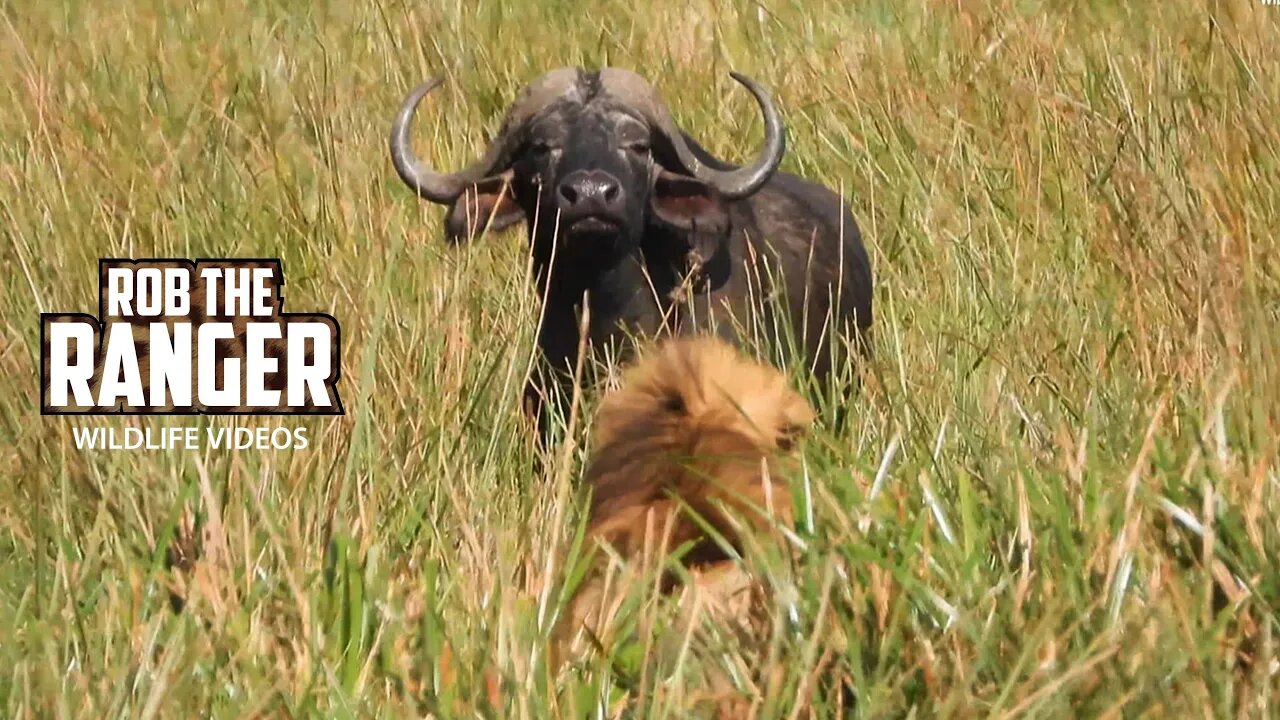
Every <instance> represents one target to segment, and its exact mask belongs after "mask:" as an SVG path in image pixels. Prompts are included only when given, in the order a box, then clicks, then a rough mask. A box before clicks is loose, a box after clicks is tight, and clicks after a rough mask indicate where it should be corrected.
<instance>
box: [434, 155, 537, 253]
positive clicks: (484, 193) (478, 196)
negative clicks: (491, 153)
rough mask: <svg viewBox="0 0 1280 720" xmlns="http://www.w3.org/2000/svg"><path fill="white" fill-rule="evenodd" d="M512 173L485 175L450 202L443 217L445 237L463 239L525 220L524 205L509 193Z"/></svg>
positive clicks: (469, 238)
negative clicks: (521, 205) (485, 176)
mask: <svg viewBox="0 0 1280 720" xmlns="http://www.w3.org/2000/svg"><path fill="white" fill-rule="evenodd" d="M511 178H512V172H511V171H510V170H508V171H506V172H504V173H502V174H501V175H493V176H490V177H487V178H485V179H483V180H481V181H480V182H478V183H476V184H475V186H473V187H471V188H469V189H468V190H467V191H466V192H465V193H463V194H462V196H461V197H459V198H458V199H457V200H454V201H453V204H452V205H450V206H449V211H448V213H446V215H445V219H444V232H445V237H446V238H447V239H448V240H449V241H450V242H454V243H457V242H462V241H464V240H472V239H475V238H476V237H478V236H479V235H480V234H481V233H483V232H485V230H486V229H487V230H488V231H489V232H498V231H500V230H505V229H507V228H509V227H511V226H512V225H514V224H516V223H518V222H521V221H522V220H524V219H525V214H524V208H522V207H520V204H519V203H517V202H516V197H515V195H514V194H513V193H512V192H511Z"/></svg>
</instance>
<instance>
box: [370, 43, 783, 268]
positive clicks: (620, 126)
mask: <svg viewBox="0 0 1280 720" xmlns="http://www.w3.org/2000/svg"><path fill="white" fill-rule="evenodd" d="M732 76H733V78H734V79H735V80H736V81H737V82H739V83H741V84H742V85H743V86H744V87H746V89H747V90H748V91H750V92H751V94H752V95H753V96H754V97H755V100H756V102H757V104H758V105H759V107H760V112H761V114H762V116H763V118H764V129H765V142H764V148H763V149H762V151H761V152H760V153H759V156H758V157H757V158H756V159H755V160H754V161H752V162H751V163H749V164H747V165H745V166H742V167H736V168H735V167H732V166H729V165H726V164H724V163H722V162H719V161H716V160H715V159H714V158H711V157H710V156H708V155H707V154H706V153H705V151H702V150H701V149H700V148H694V147H691V144H690V142H689V141H688V140H687V139H686V136H684V134H683V133H682V132H681V131H680V129H679V128H678V127H677V126H676V124H675V121H674V120H673V119H672V116H671V112H670V110H669V109H668V108H667V106H666V104H665V103H664V102H663V101H662V99H661V98H660V97H659V96H658V93H657V92H656V91H655V90H654V88H653V87H652V86H650V85H649V83H648V82H646V81H645V80H644V79H643V78H641V77H640V76H639V75H636V74H635V73H632V72H629V71H626V70H620V69H616V68H606V69H603V70H600V71H598V72H591V71H585V70H581V69H577V68H562V69H559V70H553V71H551V72H548V73H546V74H545V75H543V76H541V77H539V78H538V79H536V80H535V81H533V82H532V83H530V84H529V85H528V86H527V87H526V88H524V90H523V91H522V92H521V93H520V95H519V96H518V97H517V98H516V100H515V101H514V102H513V103H512V105H511V107H510V109H509V110H508V111H507V114H506V117H505V119H504V120H503V123H502V126H501V129H500V131H499V132H498V134H497V136H496V137H494V139H493V141H492V142H491V143H490V144H489V147H488V148H487V149H486V151H485V153H484V155H483V157H481V158H480V159H479V160H478V161H476V162H475V163H473V164H472V165H470V166H469V167H467V168H465V169H463V170H461V171H458V172H454V173H442V172H438V171H436V170H434V169H433V168H432V167H431V166H430V165H429V164H428V163H426V162H424V161H423V160H421V159H420V158H418V157H417V156H416V155H415V154H414V152H413V150H412V149H411V148H410V142H409V125H410V121H411V120H412V118H413V115H414V111H415V109H416V108H417V106H418V104H419V103H420V102H421V101H422V99H423V98H424V97H425V96H426V95H427V94H428V93H430V92H431V91H432V90H434V89H435V88H437V87H438V86H439V85H440V84H441V83H442V82H443V80H442V79H439V78H438V79H435V80H432V81H429V82H426V83H424V84H422V85H420V86H418V87H417V88H415V89H414V90H413V91H412V92H410V93H409V95H408V97H407V98H406V99H405V101H404V105H403V106H402V107H401V109H400V111H399V113H398V114H397V115H396V118H395V121H394V123H393V125H392V129H391V158H392V161H393V162H394V164H395V168H396V171H397V172H398V173H399V175H400V177H401V179H403V180H404V182H405V183H406V184H407V185H408V186H409V187H410V188H412V189H413V190H414V191H415V192H417V193H418V195H419V196H421V197H422V198H424V199H426V200H429V201H431V202H435V203H440V204H442V205H447V206H448V207H449V210H448V214H447V217H446V220H445V230H446V234H447V236H448V237H449V238H450V239H451V240H455V241H456V240H460V239H465V238H470V237H474V236H475V235H477V234H478V233H480V232H481V231H482V230H483V229H484V228H485V227H490V228H493V229H501V228H504V227H507V226H510V225H512V224H514V223H517V222H520V221H526V222H528V224H529V230H530V235H531V236H532V237H533V239H534V244H535V253H536V254H539V255H541V254H542V253H538V247H539V246H545V247H549V245H550V242H551V239H552V238H558V241H557V242H558V244H559V248H558V250H557V252H558V253H561V254H565V253H568V254H570V255H574V256H578V257H580V258H583V257H585V258H591V257H594V258H599V259H603V257H602V256H604V255H616V254H618V253H619V252H620V251H625V250H627V249H629V248H633V247H635V246H636V245H637V244H638V243H639V242H640V240H641V239H643V237H644V234H645V232H646V228H649V227H652V224H653V223H657V224H660V225H664V226H668V227H670V228H673V229H675V230H685V231H687V230H691V229H695V228H701V229H705V230H714V229H716V228H717V226H723V225H725V224H726V223H727V219H726V216H725V211H724V207H723V205H722V203H721V201H722V200H724V199H736V198H741V197H745V196H748V195H750V194H752V193H754V192H755V191H756V190H758V189H759V188H760V187H761V186H762V185H763V184H764V183H765V182H766V181H767V180H768V179H769V177H770V176H771V175H772V174H773V172H774V170H776V169H777V167H778V164H779V162H781V160H782V155H783V152H784V145H785V141H784V135H783V129H782V124H781V121H780V120H779V117H778V112H777V110H776V109H775V108H774V106H773V103H772V101H771V100H770V98H769V94H768V93H767V92H766V91H765V90H764V89H763V88H761V87H760V86H759V85H757V84H756V83H755V82H754V81H752V80H751V79H750V78H747V77H745V76H743V75H740V74H738V73H733V74H732Z"/></svg>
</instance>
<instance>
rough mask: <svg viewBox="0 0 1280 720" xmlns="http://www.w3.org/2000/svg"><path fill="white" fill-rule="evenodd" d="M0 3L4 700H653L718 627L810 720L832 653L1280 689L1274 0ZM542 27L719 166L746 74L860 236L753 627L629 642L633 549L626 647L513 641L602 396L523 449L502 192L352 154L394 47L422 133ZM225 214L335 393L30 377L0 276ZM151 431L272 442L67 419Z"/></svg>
mask: <svg viewBox="0 0 1280 720" xmlns="http://www.w3.org/2000/svg"><path fill="white" fill-rule="evenodd" d="M0 8H3V12H2V14H0V262H2V263H3V266H4V272H3V274H0V308H2V309H3V313H0V714H3V715H4V716H6V717H17V718H29V717H88V718H108V717H110V718H116V717H153V716H162V717H192V716H214V717H225V718H231V717H251V716H268V717H299V716H307V717H374V716H377V717H399V716H418V717H421V716H424V715H435V716H439V717H451V716H462V717H475V716H477V715H479V716H486V717H521V718H525V717H527V718H535V717H549V716H568V717H587V716H592V717H597V716H598V717H615V716H618V715H619V713H622V714H624V715H626V716H628V717H681V716H685V715H686V714H688V713H693V712H696V711H697V708H696V707H695V706H694V705H693V701H694V698H695V696H696V694H697V692H696V691H697V690H698V687H697V683H698V680H697V678H698V677H699V675H698V669H699V667H700V666H705V665H707V664H710V665H715V666H718V667H722V668H729V669H732V672H733V673H735V674H736V677H738V678H739V679H740V680H741V682H742V683H743V687H745V688H747V691H748V692H751V693H754V694H756V695H758V697H759V699H760V700H759V703H758V706H757V709H758V711H759V713H760V715H761V716H762V717H791V716H794V715H793V711H794V710H796V709H797V708H798V707H799V704H798V703H797V699H798V698H809V697H812V698H813V700H812V705H813V708H814V709H816V710H817V711H818V714H819V715H831V714H834V713H835V712H836V706H835V705H833V703H834V702H835V698H837V697H838V695H839V694H838V693H831V692H826V691H823V690H822V688H824V687H827V686H828V685H829V680H830V679H831V678H842V679H843V680H844V681H845V682H846V683H847V684H848V685H849V686H850V687H851V688H852V691H853V692H852V697H853V699H854V700H855V701H856V703H855V705H854V706H853V707H852V708H846V710H847V711H848V712H849V713H851V714H852V715H853V716H856V717H919V718H924V717H1001V718H1003V717H1055V718H1057V717H1062V718H1070V717H1153V718H1157V717H1205V718H1208V717H1253V718H1265V717H1274V716H1276V714H1277V713H1280V672H1278V670H1277V669H1278V668H1280V571H1278V570H1277V568H1276V565H1275V558H1276V556H1277V554H1278V553H1280V519H1278V517H1280V515H1278V511H1280V463H1278V462H1277V453H1278V452H1280V440H1278V439H1277V430H1280V353H1277V350H1278V349H1280V348H1278V347H1277V346H1278V344H1280V333H1278V332H1277V328H1278V327H1280V253H1278V252H1277V241H1276V239H1275V234H1276V228H1277V226H1278V225H1280V123H1278V122H1277V118H1280V7H1276V8H1272V7H1264V6H1262V5H1261V4H1258V3H1255V2H1244V1H1241V2H1190V1H1182V0H1180V1H1177V2H1148V3H1119V2H1103V1H1102V0H1097V1H1095V2H1037V1H1035V0H1021V1H1019V2H1007V1H997V2H994V3H990V4H986V3H978V2H969V1H968V0H954V1H947V2H943V1H941V0H938V1H934V2H921V1H915V2H907V3H894V2H887V1H884V2H880V1H877V2H871V3H840V2H830V1H826V2H823V1H804V2H802V1H800V0H768V1H766V2H760V3H738V4H734V3H729V2H726V1H724V0H694V1H693V2H684V1H683V0H681V1H677V0H654V1H653V2H649V3H640V2H598V3H579V2H566V1H564V0H550V1H547V2H541V1H539V2H535V1H534V0H513V2H507V3H499V2H488V1H483V2H455V1H453V0H447V1H446V0H419V1H417V2H399V1H395V0H389V1H386V2H380V3H350V4H348V3H339V2H321V3H269V2H263V1H262V0H224V1H223V2H192V3H179V2H167V3H166V2H158V1H150V2H149V1H147V0H121V1H120V2H112V3H104V2H87V1H84V0H79V1H77V0H70V1H67V2H50V3H36V2H33V1H30V0H28V1H25V2H14V1H13V0H8V1H6V2H3V4H0ZM574 64H582V65H587V66H598V65H602V64H612V65H618V66H622V67H627V68H631V69H635V70H637V71H639V72H641V73H642V74H644V75H646V76H647V77H648V78H649V79H650V80H651V81H652V82H653V83H654V84H655V85H656V86H657V87H658V88H659V89H660V90H661V91H662V92H663V93H664V96H665V97H666V99H667V101H668V103H669V104H670V105H671V107H672V110H673V112H674V114H675V116H676V118H677V120H678V121H679V122H680V123H681V124H682V125H683V126H684V127H686V128H687V129H689V130H690V131H691V132H692V133H693V134H694V135H695V136H696V137H698V138H699V139H700V140H702V141H703V142H704V144H706V145H707V146H708V147H709V149H711V150H712V151H714V152H716V153H717V154H719V155H721V156H722V157H725V158H728V159H731V160H742V159H745V158H747V157H749V156H750V155H751V154H752V153H753V152H754V151H755V148H756V146H757V143H758V142H759V137H760V121H759V118H758V113H757V112H756V111H755V108H754V105H753V103H752V102H751V100H750V97H749V95H748V94H747V93H746V92H745V91H743V90H742V89H741V88H740V87H738V86H736V85H735V84H734V83H733V82H732V81H731V80H730V79H729V76H728V72H729V71H730V70H737V71H741V72H744V73H746V74H748V75H751V76H752V77H754V78H756V79H758V80H760V81H761V82H762V83H764V84H765V85H766V86H768V87H769V88H771V89H772V90H773V92H774V94H775V97H776V99H777V102H778V104H779V106H780V108H781V111H782V113H783V117H784V119H785V122H786V124H787V128H788V154H787V156H786V159H785V160H784V162H783V168H784V169H786V170H789V171H792V172H797V173H800V174H803V175H806V176H808V177H812V178H814V179H817V180H821V181H824V182H826V183H829V184H831V185H832V186H834V187H837V188H839V189H841V190H842V192H843V193H844V194H845V196H846V197H847V198H848V199H849V202H850V204H851V206H852V208H853V211H854V215H855V216H856V217H857V218H858V220H859V222H860V224H861V225H862V228H863V231H864V232H865V236H866V242H867V245H868V250H869V252H870V254H871V257H872V262H873V268H874V272H875V276H876V289H875V301H876V320H875V322H876V328H875V334H874V337H873V343H874V360H873V362H871V363H869V364H868V365H867V366H866V367H865V369H864V371H863V373H862V388H861V391H860V392H859V394H858V395H857V396H856V399H855V401H854V402H853V404H852V407H851V408H850V422H849V423H848V424H847V426H845V427H843V428H842V429H840V430H838V431H837V430H834V429H832V428H833V426H832V425H831V424H830V423H829V422H828V421H829V419H830V417H831V414H832V412H831V408H830V407H824V409H823V412H822V421H821V422H820V423H819V426H818V428H817V430H816V431H815V432H814V433H813V435H812V436H811V437H810V438H809V439H808V441H807V442H806V443H805V444H804V446H803V452H804V459H805V468H806V472H804V473H803V474H801V475H799V476H797V477H795V478H792V480H793V485H794V487H795V492H794V501H795V503H796V505H795V506H796V508H797V517H798V518H799V524H798V527H797V528H796V534H797V536H798V537H799V538H800V539H801V540H802V541H803V544H802V549H801V550H800V551H799V552H800V558H799V562H798V563H797V569H796V570H795V571H794V572H790V573H787V574H782V573H779V574H778V576H777V581H776V582H775V586H776V588H777V590H778V592H777V593H776V598H775V602H776V622H775V623H774V625H773V628H774V633H773V640H772V642H771V643H770V645H769V646H768V648H766V650H765V652H764V657H763V658H762V659H760V660H759V661H758V662H755V661H752V662H748V661H746V660H745V657H746V656H744V655H742V654H741V653H740V652H739V651H738V650H736V649H735V648H733V647H732V646H729V647H719V646H716V645H715V643H714V642H713V641H712V640H710V639H708V638H707V637H703V636H701V635H699V636H697V637H692V638H690V641H689V643H688V645H687V647H685V646H682V647H681V649H680V651H679V652H676V653H671V654H662V653H659V652H658V643H654V642H650V640H651V639H652V634H653V633H654V632H655V631H656V629H658V628H661V627H663V626H664V624H665V622H666V621H665V620H664V619H663V618H664V616H663V615H662V612H664V610H663V608H661V607H660V606H658V605H657V604H655V603H652V602H649V601H648V600H649V590H650V589H649V588H647V587H638V588H635V590H634V600H635V606H634V608H633V611H634V612H633V613H632V615H631V616H630V620H629V621H630V622H633V623H634V624H635V626H636V628H637V632H636V634H635V640H634V642H630V643H624V644H623V645H622V646H620V647H616V648H614V649H613V651H612V657H610V658H608V659H601V658H598V657H597V658H594V659H589V660H586V661H583V662H581V663H579V664H577V665H574V666H571V667H568V668H566V669H565V670H564V671H563V672H561V673H559V674H553V673H551V672H549V671H548V669H547V658H546V637H547V635H548V632H549V627H550V624H551V621H552V620H553V619H554V618H555V617H556V615H557V613H558V612H559V611H560V610H561V609H562V608H563V605H564V597H563V595H564V594H563V592H562V589H563V588H564V587H565V585H566V583H569V584H571V582H572V580H573V577H574V572H575V571H574V559H575V558H576V557H578V552H577V551H575V550H573V549H572V546H573V539H574V536H575V533H576V532H577V531H578V527H579V521H580V519H581V515H582V508H581V505H580V504H579V503H577V502H576V501H575V495H574V492H573V489H574V480H575V478H576V476H577V474H578V473H579V471H580V466H581V462H582V459H583V454H584V453H585V452H587V451H588V450H589V448H590V446H591V438H590V434H589V432H588V431H587V421H588V420H589V418H590V411H591V408H592V407H593V405H594V403H595V397H596V395H595V394H593V393H592V392H587V393H584V394H583V396H582V398H581V401H582V402H581V410H582V412H581V413H580V415H579V416H578V417H577V418H575V420H574V422H573V423H572V424H571V425H570V426H569V427H567V428H566V431H567V432H566V433H565V434H566V436H567V437H568V438H569V440H568V441H567V442H565V443H564V444H561V445H557V446H556V448H555V449H554V452H553V453H552V454H551V456H550V458H549V459H548V463H547V465H546V468H545V469H546V472H545V474H542V475H539V474H535V473H533V472H532V470H531V468H533V467H534V464H533V462H532V459H533V453H534V449H533V447H534V446H533V444H532V443H531V442H530V437H529V433H528V432H527V429H526V427H525V426H524V425H523V424H522V422H521V420H520V413H519V397H520V388H521V386H522V383H523V380H524V377H525V373H526V371H527V369H528V367H529V363H530V360H531V357H532V353H533V348H534V345H533V327H534V324H535V322H536V319H537V310H538V308H537V303H536V300H535V294H534V292H533V289H532V286H531V283H530V282H529V280H528V278H527V274H526V272H527V254H526V252H525V248H526V241H525V239H524V237H523V233H521V232H509V233H506V234H502V235H494V236H491V237H485V238H481V239H479V240H477V241H476V242H473V243H470V244H466V245H462V246H457V247H450V246H448V245H447V244H446V243H445V242H443V240H442V236H441V217H442V214H443V212H442V210H441V209H440V208H438V207H433V206H429V205H427V204H425V203H422V202H419V201H417V200H416V199H415V198H414V197H413V196H412V194H411V193H410V192H409V191H408V190H407V189H406V188H405V187H404V186H403V185H402V184H401V183H400V181H399V180H398V179H396V177H395V175H394V172H393V171H392V169H391V165H390V162H389V160H388V156H387V150H386V137H387V131H388V129H389V126H390V120H391V116H392V114H393V113H394V112H395V110H396V108H397V106H398V104H399V102H400V100H401V98H402V97H403V95H404V93H405V92H406V91H407V90H408V89H409V88H410V87H411V86H412V85H414V84H416V83H418V82H419V81H421V80H423V79H424V78H426V77H429V76H434V75H437V74H444V75H445V76H447V78H448V81H447V83H446V84H445V86H444V87H443V88H442V89H441V90H439V91H437V92H436V93H434V94H433V95H432V97H431V99H430V100H428V101H427V103H425V104H424V108H423V110H422V111H421V112H420V114H419V116H418V121H417V125H416V138H417V140H416V142H417V148H418V151H419V153H420V154H421V155H422V156H424V157H425V158H427V159H429V160H430V161H431V162H432V163H434V164H435V165H436V166H437V167H440V168H445V169H456V168H460V167H462V166H463V165H465V164H466V163H468V162H470V160H471V159H472V158H474V157H476V156H477V155H478V154H479V153H480V152H481V151H482V150H483V147H484V143H485V142H486V140H487V139H488V137H490V135H491V134H492V133H493V132H494V131H495V130H496V128H497V125H498V123H499V121H500V119H501V113H502V111H503V110H504V109H505V106H506V103H507V102H509V101H510V100H511V99H512V97H513V96H514V94H515V92H516V91H517V90H518V89H519V87H520V86H521V85H522V84H523V83H525V82H527V81H528V80H530V79H532V78H533V77H535V76H536V75H537V74H539V73H541V72H543V71H545V70H547V69H551V68H553V67H558V66H562V65H574ZM222 256H242V257H279V258H281V260H282V261H283V267H284V273H285V280H286V283H287V284H286V286H285V291H284V293H285V297H286V298H287V300H286V309H288V310H291V311H321V312H330V313H332V314H334V315H335V316H336V317H337V319H338V320H339V321H340V322H341V326H342V342H343V345H342V361H343V376H342V380H341V383H340V385H339V389H340V392H341V393H342V396H343V400H344V402H345V404H346V406H347V414H346V415H345V416H342V417H337V418H301V417H297V418H289V417H285V418H275V419H268V418H241V419H239V420H231V419H227V418H218V419H198V418H197V419H192V418H185V419H174V418H150V419H139V418H130V419H119V418H117V419H110V418H55V417H41V416H40V415H39V412H38V410H39V407H38V403H39V400H38V393H37V367H38V352H39V322H38V313H39V312H42V311H48V312H87V311H90V310H91V309H92V308H94V307H96V303H97V275H96V273H97V260H98V258H100V257H191V258H195V257H222ZM757 349H758V350H759V351H760V352H770V351H769V349H768V348H757ZM775 355H776V353H775ZM783 356H784V357H785V353H783ZM183 423H185V424H195V425H200V426H205V425H210V424H212V425H232V424H238V425H242V426H249V427H256V426H260V425H266V426H270V427H276V426H283V427H289V428H294V427H300V426H301V427H306V428H307V429H308V431H309V434H310V438H311V444H310V447H308V448H307V449H305V450H292V451H258V450H246V451H240V452H231V451H214V450H211V449H206V450H201V451H172V452H169V451H134V452H106V451H96V452H95V451H84V450H77V449H76V448H75V445H74V443H73V438H72V428H73V427H80V426H86V425H92V426H105V427H117V428H120V427H124V426H129V425H132V426H139V427H143V426H155V427H161V426H164V425H173V424H183ZM759 565H760V566H761V567H762V568H763V570H762V572H764V573H765V574H766V575H768V574H769V567H770V564H769V563H768V562H765V561H763V560H762V561H761V562H760V563H759ZM174 598H182V599H183V600H184V601H185V605H184V606H183V607H182V610H181V612H175V611H174V609H173V607H172V601H173V599H174ZM841 636H842V637H843V638H845V639H846V640H847V642H846V643H844V644H843V645H842V646H839V647H837V645H836V644H834V643H832V642H830V640H831V639H832V638H834V637H841ZM708 637H709V636H708ZM446 646H447V647H449V648H451V652H452V654H453V655H452V658H453V659H452V661H451V663H450V664H449V666H448V667H447V668H443V669H442V667H441V662H440V659H441V657H442V653H443V648H445V647H446ZM486 668H487V669H490V670H493V671H496V676H497V678H498V679H499V680H500V688H499V689H500V691H501V692H500V693H499V694H500V696H501V702H502V703H503V707H499V708H490V707H488V706H487V702H488V700H487V698H488V695H489V692H488V690H489V688H488V685H487V683H486V680H485V677H484V670H485V669H486ZM491 677H492V674H491ZM848 699H849V698H847V697H846V698H845V700H846V701H847V700H848ZM628 713H629V714H628Z"/></svg>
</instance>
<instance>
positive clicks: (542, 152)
mask: <svg viewBox="0 0 1280 720" xmlns="http://www.w3.org/2000/svg"><path fill="white" fill-rule="evenodd" d="M530 150H532V151H533V154H534V155H535V156H537V157H540V158H541V157H546V156H547V153H549V152H551V143H549V142H547V141H546V140H534V141H533V146H532V147H531V148H530Z"/></svg>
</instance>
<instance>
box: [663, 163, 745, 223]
mask: <svg viewBox="0 0 1280 720" xmlns="http://www.w3.org/2000/svg"><path fill="white" fill-rule="evenodd" d="M649 204H650V207H651V208H652V210H653V214H654V216H656V217H657V218H658V220H660V221H662V222H663V223H666V224H667V225H670V226H671V227H673V228H675V229H677V230H687V231H692V232H695V233H698V234H702V233H710V234H713V235H721V234H723V233H724V232H725V230H727V229H728V228H729V212H728V209H727V208H726V207H725V204H724V199H723V198H722V197H720V194H719V193H718V192H716V190H715V189H714V188H712V187H711V186H710V185H707V184H706V183H704V182H702V181H701V180H698V179H696V178H691V177H688V176H685V175H676V174H675V173H670V172H667V171H665V170H659V171H658V175H657V177H656V178H655V179H654V183H653V194H652V195H651V196H650V200H649Z"/></svg>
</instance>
